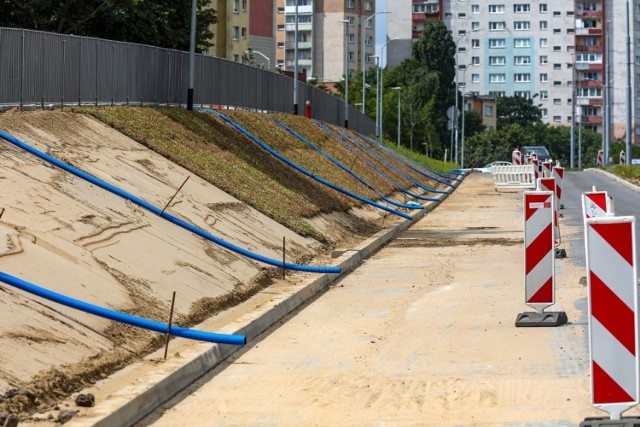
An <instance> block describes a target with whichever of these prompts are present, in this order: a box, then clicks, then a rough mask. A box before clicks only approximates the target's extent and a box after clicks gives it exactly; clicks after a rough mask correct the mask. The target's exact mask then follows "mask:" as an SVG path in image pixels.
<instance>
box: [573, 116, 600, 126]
mask: <svg viewBox="0 0 640 427" xmlns="http://www.w3.org/2000/svg"><path fill="white" fill-rule="evenodd" d="M576 119H577V121H578V122H580V123H589V124H601V123H602V116H585V115H582V116H576Z"/></svg>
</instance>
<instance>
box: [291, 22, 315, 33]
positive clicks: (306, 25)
mask: <svg viewBox="0 0 640 427" xmlns="http://www.w3.org/2000/svg"><path fill="white" fill-rule="evenodd" d="M284 29H285V31H295V30H296V24H295V22H294V23H291V24H285V25H284ZM312 29H313V24H312V23H311V22H298V32H300V31H311V30H312Z"/></svg>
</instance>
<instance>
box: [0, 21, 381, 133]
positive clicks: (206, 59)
mask: <svg viewBox="0 0 640 427" xmlns="http://www.w3.org/2000/svg"><path fill="white" fill-rule="evenodd" d="M188 56H189V54H188V53H187V52H181V51H177V50H171V49H162V48H157V47H153V46H145V45H139V44H133V43H122V42H115V41H110V40H102V39H96V38H91V37H79V36H71V35H65V34H55V33H45V32H40V31H31V30H22V29H14V28H0V106H20V107H24V106H40V107H41V108H46V107H48V106H62V107H64V106H65V105H72V104H75V105H79V104H85V105H86V104H94V105H123V104H126V105H129V104H131V105H161V104H165V105H185V104H186V102H187V78H188V74H187V73H188V68H187V67H188ZM306 101H310V102H311V106H312V108H311V111H312V117H313V118H316V119H319V120H323V121H325V122H328V123H332V124H336V125H343V124H344V101H343V100H340V99H339V98H337V97H335V96H333V95H330V94H328V93H326V92H323V91H322V90H320V89H318V88H315V87H313V86H310V85H307V84H303V83H301V84H299V85H298V105H299V106H300V111H302V112H304V106H305V103H306ZM194 103H195V104H198V105H220V106H225V107H227V106H228V107H233V108H244V109H252V110H260V111H273V112H292V111H293V80H292V79H291V78H289V77H286V76H283V75H281V74H278V73H274V72H270V71H265V70H261V69H258V68H255V67H250V66H247V65H243V64H239V63H236V62H232V61H228V60H225V59H221V58H214V57H210V56H205V55H196V67H195V90H194ZM349 127H350V128H352V129H355V130H357V131H359V132H362V133H364V134H368V135H370V134H373V133H374V132H375V124H374V123H373V121H372V120H371V119H369V118H368V117H366V116H364V115H363V114H362V113H361V112H360V111H359V110H358V109H356V108H354V107H351V106H349Z"/></svg>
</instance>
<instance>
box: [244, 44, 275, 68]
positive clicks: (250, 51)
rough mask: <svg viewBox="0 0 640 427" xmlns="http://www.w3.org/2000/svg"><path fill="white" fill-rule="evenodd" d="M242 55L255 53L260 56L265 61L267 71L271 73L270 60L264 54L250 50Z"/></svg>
mask: <svg viewBox="0 0 640 427" xmlns="http://www.w3.org/2000/svg"><path fill="white" fill-rule="evenodd" d="M244 53H257V54H258V55H260V56H262V57H263V58H264V59H266V60H267V71H271V60H270V59H269V57H268V56H267V55H265V54H264V53H262V52H259V51H257V50H252V49H249V50H246V51H245V52H244Z"/></svg>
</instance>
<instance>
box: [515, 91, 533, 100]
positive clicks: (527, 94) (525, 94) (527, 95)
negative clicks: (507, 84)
mask: <svg viewBox="0 0 640 427" xmlns="http://www.w3.org/2000/svg"><path fill="white" fill-rule="evenodd" d="M513 96H517V97H519V98H524V99H529V98H531V92H529V91H528V90H516V91H515V92H513Z"/></svg>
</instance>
